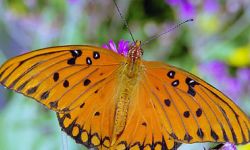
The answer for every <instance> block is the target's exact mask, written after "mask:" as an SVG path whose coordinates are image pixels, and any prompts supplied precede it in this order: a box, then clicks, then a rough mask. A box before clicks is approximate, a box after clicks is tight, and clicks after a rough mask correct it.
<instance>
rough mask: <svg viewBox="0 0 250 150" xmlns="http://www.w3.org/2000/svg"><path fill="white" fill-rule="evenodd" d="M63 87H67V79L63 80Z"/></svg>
mask: <svg viewBox="0 0 250 150" xmlns="http://www.w3.org/2000/svg"><path fill="white" fill-rule="evenodd" d="M63 87H65V88H67V87H69V81H68V80H65V81H64V82H63Z"/></svg>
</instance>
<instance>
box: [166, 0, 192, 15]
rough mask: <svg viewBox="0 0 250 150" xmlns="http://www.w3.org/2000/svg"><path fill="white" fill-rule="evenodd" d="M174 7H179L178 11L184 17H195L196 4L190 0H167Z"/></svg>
mask: <svg viewBox="0 0 250 150" xmlns="http://www.w3.org/2000/svg"><path fill="white" fill-rule="evenodd" d="M165 1H166V3H168V4H169V5H171V6H173V7H178V11H179V12H178V13H179V14H180V17H181V18H182V19H187V18H194V16H195V14H196V8H195V6H194V5H193V4H192V3H191V2H190V1H189V0H165Z"/></svg>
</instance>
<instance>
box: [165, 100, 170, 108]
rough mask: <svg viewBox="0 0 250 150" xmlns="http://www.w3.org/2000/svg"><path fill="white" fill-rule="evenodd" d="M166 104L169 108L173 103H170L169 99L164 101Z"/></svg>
mask: <svg viewBox="0 0 250 150" xmlns="http://www.w3.org/2000/svg"><path fill="white" fill-rule="evenodd" d="M164 103H165V105H166V106H168V107H169V106H170V105H171V101H170V100H169V99H165V100H164Z"/></svg>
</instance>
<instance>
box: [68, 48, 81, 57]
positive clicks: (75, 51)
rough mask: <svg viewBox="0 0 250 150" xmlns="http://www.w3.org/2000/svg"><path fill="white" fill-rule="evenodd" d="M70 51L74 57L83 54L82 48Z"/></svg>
mask: <svg viewBox="0 0 250 150" xmlns="http://www.w3.org/2000/svg"><path fill="white" fill-rule="evenodd" d="M70 53H71V55H72V57H74V58H77V57H80V56H81V55H82V51H81V50H71V51H70Z"/></svg>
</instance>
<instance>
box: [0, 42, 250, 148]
mask: <svg viewBox="0 0 250 150" xmlns="http://www.w3.org/2000/svg"><path fill="white" fill-rule="evenodd" d="M142 55H143V49H142V48H141V42H140V41H136V42H134V43H132V44H131V45H130V46H129V50H128V51H127V52H126V51H121V52H118V53H117V52H114V51H112V50H108V49H106V48H101V47H94V46H88V45H71V46H58V47H50V48H45V49H41V50H36V51H32V52H29V53H26V54H23V55H20V56H17V57H14V58H12V59H10V60H8V61H7V62H5V63H4V64H3V65H2V66H1V68H0V83H1V84H2V85H3V86H5V87H7V88H9V89H12V90H14V91H16V92H18V93H22V94H23V95H25V96H28V97H31V98H33V99H35V100H36V101H37V102H39V103H41V104H43V105H44V106H45V107H47V108H48V109H50V110H53V111H55V112H56V113H57V117H58V121H59V124H60V126H61V128H62V130H63V131H64V132H66V133H67V134H68V135H69V136H71V137H72V138H73V139H74V140H75V141H76V142H77V143H80V144H83V145H85V146H86V147H88V148H96V149H117V150H122V149H124V150H125V149H131V150H134V149H140V150H141V149H144V150H147V149H151V150H158V149H159V150H160V149H163V150H166V149H177V148H178V147H179V146H180V145H181V143H197V142H218V143H225V142H230V143H234V144H245V143H248V142H250V120H249V118H248V117H247V115H246V114H245V113H244V112H243V111H242V110H241V109H240V108H239V107H238V106H237V105H236V104H234V103H233V101H232V100H230V99H229V98H228V97H227V96H225V95H224V94H223V93H222V92H220V91H219V90H217V89H216V88H214V87H213V86H211V85H210V84H208V83H206V82H205V81H203V80H202V79H200V78H198V77H197V76H195V75H193V74H191V73H188V72H186V71H184V70H182V69H179V68H176V67H174V66H171V65H168V64H165V63H161V62H154V61H146V60H143V59H142Z"/></svg>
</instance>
